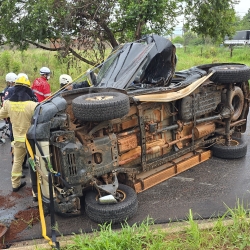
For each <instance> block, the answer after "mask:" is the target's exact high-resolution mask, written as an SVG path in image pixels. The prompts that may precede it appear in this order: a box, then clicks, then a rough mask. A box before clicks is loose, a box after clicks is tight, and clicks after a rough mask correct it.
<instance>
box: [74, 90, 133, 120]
mask: <svg viewBox="0 0 250 250" xmlns="http://www.w3.org/2000/svg"><path fill="white" fill-rule="evenodd" d="M72 109H73V113H74V116H75V117H76V118H77V119H79V120H81V121H107V120H112V119H115V118H121V117H123V116H124V115H126V114H128V112H129V109H130V104H129V97H128V96H127V95H125V94H123V93H120V92H102V93H91V94H87V95H82V96H78V97H76V98H75V99H73V101H72Z"/></svg>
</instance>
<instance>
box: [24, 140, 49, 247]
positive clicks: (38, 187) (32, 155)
mask: <svg viewBox="0 0 250 250" xmlns="http://www.w3.org/2000/svg"><path fill="white" fill-rule="evenodd" d="M25 143H26V147H27V150H28V152H29V155H30V157H31V158H32V160H34V159H35V156H34V153H33V150H32V148H31V146H30V143H29V141H28V139H27V138H26V140H25ZM36 176H37V196H38V197H37V198H38V208H39V215H40V221H41V227H42V236H43V238H44V239H45V240H47V241H49V244H50V246H53V242H52V240H51V239H50V238H49V237H48V236H47V231H46V222H45V218H44V212H43V202H42V196H41V187H40V178H39V174H38V171H37V172H36Z"/></svg>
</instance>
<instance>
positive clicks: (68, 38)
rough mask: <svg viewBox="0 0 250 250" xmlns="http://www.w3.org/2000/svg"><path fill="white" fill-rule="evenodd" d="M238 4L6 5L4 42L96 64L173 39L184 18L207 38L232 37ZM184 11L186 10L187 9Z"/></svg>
mask: <svg viewBox="0 0 250 250" xmlns="http://www.w3.org/2000/svg"><path fill="white" fill-rule="evenodd" d="M233 2H234V0H210V1H208V0H194V1H192V0H105V1H101V0H92V1H89V0H11V1H10V0H2V1H1V5H0V34H1V35H0V42H1V43H2V44H4V43H8V44H11V45H12V46H17V47H18V48H20V49H22V50H25V49H27V47H28V46H29V44H33V45H35V46H37V47H40V48H43V49H47V50H54V51H58V52H59V53H60V55H61V56H63V57H65V56H67V55H68V54H72V55H74V56H76V57H77V58H79V59H80V60H82V61H84V62H86V63H88V64H90V65H95V64H96V63H98V62H100V61H101V60H103V59H104V57H105V51H106V49H107V48H111V49H113V48H115V47H116V46H118V45H119V44H120V43H123V42H125V41H131V40H137V39H140V38H141V37H142V36H143V35H144V34H148V33H156V34H171V33H172V31H173V29H174V27H175V26H176V24H177V19H176V18H177V17H178V16H179V15H181V14H183V13H184V10H185V17H186V26H187V27H188V28H191V30H193V31H195V32H196V33H198V34H200V35H203V36H210V37H212V38H216V39H217V38H218V37H222V36H224V35H228V34H230V32H231V33H232V30H231V25H230V24H231V23H232V22H233V21H234V16H235V13H234V9H233ZM184 6H185V8H184Z"/></svg>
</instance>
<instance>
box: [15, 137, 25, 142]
mask: <svg viewBox="0 0 250 250" xmlns="http://www.w3.org/2000/svg"><path fill="white" fill-rule="evenodd" d="M14 140H15V141H19V142H25V137H23V136H22V137H21V136H20V137H19V136H15V138H14Z"/></svg>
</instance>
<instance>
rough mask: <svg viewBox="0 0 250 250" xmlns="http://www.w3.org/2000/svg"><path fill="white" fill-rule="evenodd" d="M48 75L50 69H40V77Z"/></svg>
mask: <svg viewBox="0 0 250 250" xmlns="http://www.w3.org/2000/svg"><path fill="white" fill-rule="evenodd" d="M48 74H50V69H49V68H47V67H42V68H41V69H40V75H48Z"/></svg>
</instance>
